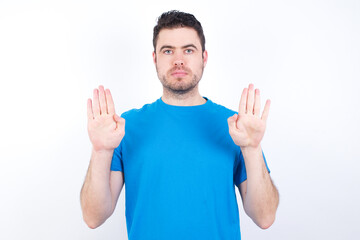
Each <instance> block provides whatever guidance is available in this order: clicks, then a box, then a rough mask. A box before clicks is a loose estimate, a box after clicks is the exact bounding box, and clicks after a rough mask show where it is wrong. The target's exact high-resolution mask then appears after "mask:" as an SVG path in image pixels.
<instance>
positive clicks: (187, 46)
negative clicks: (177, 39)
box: [159, 44, 197, 51]
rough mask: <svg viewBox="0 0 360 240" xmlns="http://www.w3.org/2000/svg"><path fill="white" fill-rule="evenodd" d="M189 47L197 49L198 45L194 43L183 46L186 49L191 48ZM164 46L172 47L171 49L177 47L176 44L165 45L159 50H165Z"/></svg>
mask: <svg viewBox="0 0 360 240" xmlns="http://www.w3.org/2000/svg"><path fill="white" fill-rule="evenodd" d="M189 47H193V48H195V49H196V50H197V47H196V46H195V45H194V44H187V45H185V46H182V47H181V48H182V49H184V48H189ZM164 48H170V49H174V48H175V47H174V46H171V45H164V46H162V47H161V48H160V50H159V51H161V50H163V49H164Z"/></svg>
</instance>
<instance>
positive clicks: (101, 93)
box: [99, 85, 107, 114]
mask: <svg viewBox="0 0 360 240" xmlns="http://www.w3.org/2000/svg"><path fill="white" fill-rule="evenodd" d="M99 102H100V114H106V113H107V111H106V97H105V91H104V87H103V86H101V85H100V86H99Z"/></svg>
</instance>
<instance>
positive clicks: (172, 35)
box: [156, 27, 201, 49]
mask: <svg viewBox="0 0 360 240" xmlns="http://www.w3.org/2000/svg"><path fill="white" fill-rule="evenodd" d="M188 44H194V45H195V46H196V47H198V49H201V48H200V46H201V43H200V38H199V36H198V34H197V32H196V31H195V30H194V29H193V28H189V27H180V28H172V29H166V28H165V29H161V30H160V32H159V35H158V40H157V44H156V49H158V47H161V46H164V45H170V46H174V47H181V46H185V45H188Z"/></svg>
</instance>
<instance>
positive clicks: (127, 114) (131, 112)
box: [121, 101, 157, 120]
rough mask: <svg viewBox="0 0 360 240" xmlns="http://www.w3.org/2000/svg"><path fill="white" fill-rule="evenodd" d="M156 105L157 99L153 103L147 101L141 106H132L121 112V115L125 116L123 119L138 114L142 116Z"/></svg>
mask: <svg viewBox="0 0 360 240" xmlns="http://www.w3.org/2000/svg"><path fill="white" fill-rule="evenodd" d="M156 105H157V101H155V102H153V103H147V104H145V105H143V106H142V107H141V108H133V109H130V110H128V111H125V112H123V113H122V114H121V117H123V118H125V120H128V119H134V118H135V119H136V118H138V117H140V116H144V115H146V114H148V113H150V112H153V111H155V109H156Z"/></svg>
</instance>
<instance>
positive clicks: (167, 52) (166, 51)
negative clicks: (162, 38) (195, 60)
mask: <svg viewBox="0 0 360 240" xmlns="http://www.w3.org/2000/svg"><path fill="white" fill-rule="evenodd" d="M163 53H164V54H167V55H169V54H171V53H172V50H165V51H164V52H163Z"/></svg>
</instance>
